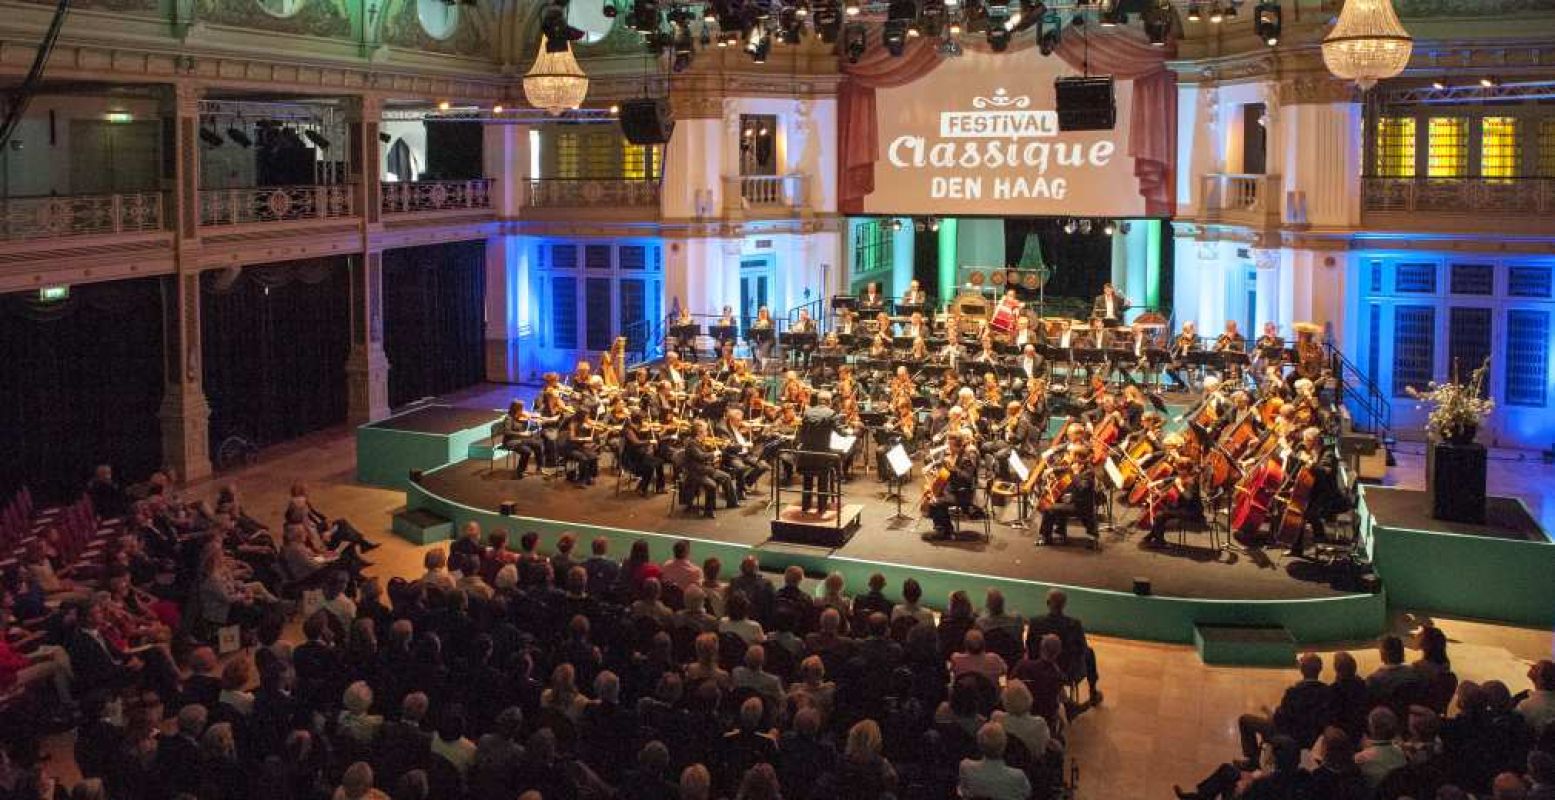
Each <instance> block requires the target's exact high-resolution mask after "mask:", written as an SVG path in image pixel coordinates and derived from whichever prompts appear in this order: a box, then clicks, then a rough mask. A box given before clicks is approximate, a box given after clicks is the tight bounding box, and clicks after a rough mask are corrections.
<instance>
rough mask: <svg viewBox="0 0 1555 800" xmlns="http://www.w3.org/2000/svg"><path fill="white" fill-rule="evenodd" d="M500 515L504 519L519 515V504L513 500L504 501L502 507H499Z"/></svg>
mask: <svg viewBox="0 0 1555 800" xmlns="http://www.w3.org/2000/svg"><path fill="white" fill-rule="evenodd" d="M499 513H501V514H502V516H504V517H511V516H513V515H514V514H517V513H518V504H517V503H515V502H513V501H512V500H503V501H502V505H501V506H500V507H499Z"/></svg>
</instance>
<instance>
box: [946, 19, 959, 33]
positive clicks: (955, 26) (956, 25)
mask: <svg viewBox="0 0 1555 800" xmlns="http://www.w3.org/2000/svg"><path fill="white" fill-rule="evenodd" d="M946 31H947V32H949V33H950V35H951V36H960V35H961V23H959V22H952V23H950V27H949V28H947V29H946Z"/></svg>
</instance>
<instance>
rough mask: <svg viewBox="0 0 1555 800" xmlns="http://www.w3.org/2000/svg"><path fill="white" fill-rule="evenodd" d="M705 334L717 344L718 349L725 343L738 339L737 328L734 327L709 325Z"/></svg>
mask: <svg viewBox="0 0 1555 800" xmlns="http://www.w3.org/2000/svg"><path fill="white" fill-rule="evenodd" d="M707 333H708V335H710V336H712V337H713V339H714V340H715V341H717V342H718V346H719V347H720V348H721V347H723V346H724V343H725V342H732V341H734V340H735V339H737V338H739V328H736V327H735V326H734V325H709V326H708V328H707Z"/></svg>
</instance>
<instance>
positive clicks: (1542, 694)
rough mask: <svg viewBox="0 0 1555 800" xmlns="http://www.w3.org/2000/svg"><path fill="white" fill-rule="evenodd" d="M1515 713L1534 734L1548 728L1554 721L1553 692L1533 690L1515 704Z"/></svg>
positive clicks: (1554, 692)
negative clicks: (1520, 716)
mask: <svg viewBox="0 0 1555 800" xmlns="http://www.w3.org/2000/svg"><path fill="white" fill-rule="evenodd" d="M1517 713H1518V714H1520V715H1522V718H1523V721H1525V722H1527V723H1528V727H1529V728H1532V729H1533V732H1534V733H1535V734H1537V733H1539V732H1540V731H1542V730H1544V729H1545V728H1547V727H1549V725H1550V723H1551V722H1552V721H1555V691H1552V690H1549V689H1542V690H1541V689H1535V690H1533V691H1532V692H1529V693H1528V696H1527V697H1525V698H1523V701H1522V702H1521V703H1518V704H1517Z"/></svg>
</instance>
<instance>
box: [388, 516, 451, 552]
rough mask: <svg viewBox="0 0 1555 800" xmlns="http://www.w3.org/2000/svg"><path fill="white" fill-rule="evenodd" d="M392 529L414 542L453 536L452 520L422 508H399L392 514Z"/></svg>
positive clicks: (401, 536) (420, 542)
mask: <svg viewBox="0 0 1555 800" xmlns="http://www.w3.org/2000/svg"><path fill="white" fill-rule="evenodd" d="M393 530H394V532H395V533H396V534H398V535H399V537H400V538H401V539H404V540H406V541H408V542H412V543H414V544H431V543H433V542H445V541H448V540H449V539H452V538H453V535H454V523H453V520H451V519H449V518H447V517H444V516H441V515H439V514H434V513H432V512H431V511H428V510H426V509H424V508H414V509H405V510H401V511H399V512H397V513H395V515H394V524H393Z"/></svg>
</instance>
